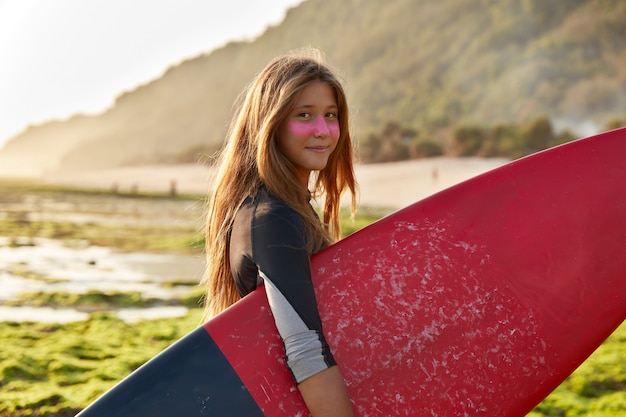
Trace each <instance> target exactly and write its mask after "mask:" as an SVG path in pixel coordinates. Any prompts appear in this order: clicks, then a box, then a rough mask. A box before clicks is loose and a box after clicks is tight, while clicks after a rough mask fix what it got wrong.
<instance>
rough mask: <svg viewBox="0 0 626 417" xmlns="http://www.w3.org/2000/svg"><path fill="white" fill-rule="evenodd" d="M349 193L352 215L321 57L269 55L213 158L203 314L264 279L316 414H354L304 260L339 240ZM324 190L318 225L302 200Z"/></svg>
mask: <svg viewBox="0 0 626 417" xmlns="http://www.w3.org/2000/svg"><path fill="white" fill-rule="evenodd" d="M309 186H311V189H309ZM347 189H349V190H350V191H351V195H352V212H353V213H354V211H355V207H356V203H355V202H356V198H355V190H356V181H355V177H354V170H353V164H352V143H351V138H350V133H349V129H348V107H347V102H346V97H345V94H344V91H343V88H342V86H341V84H340V83H339V81H338V80H337V78H336V77H335V76H334V75H333V74H332V73H331V71H330V70H329V69H328V67H326V66H325V65H324V64H322V63H321V60H320V59H319V58H318V57H316V58H313V57H309V56H306V55H303V54H300V55H293V54H292V55H286V56H281V57H278V58H276V59H274V60H273V61H272V62H270V63H269V64H268V66H267V67H266V68H265V69H264V70H263V71H262V72H261V73H260V74H259V75H258V76H257V77H256V78H255V79H254V80H253V82H252V83H251V84H250V85H249V86H248V89H247V91H246V93H245V95H244V97H243V102H242V103H241V106H240V108H239V110H238V112H237V114H236V115H235V117H234V118H233V121H232V123H231V126H230V130H229V133H228V137H227V141H226V144H225V148H224V149H223V150H222V153H221V155H220V164H219V170H218V172H217V177H216V180H215V192H214V195H213V198H212V199H211V201H210V202H209V210H208V218H207V230H206V242H207V261H208V262H207V265H208V266H207V272H206V276H205V279H204V282H205V284H206V287H207V292H206V297H205V315H206V318H209V317H211V316H213V315H215V314H217V313H219V312H220V311H222V310H223V309H225V308H226V307H228V306H229V305H231V304H232V303H234V302H235V301H237V300H238V299H240V298H241V297H243V296H245V295H246V294H248V293H250V292H251V291H253V290H254V289H256V288H257V286H259V285H264V288H265V291H266V292H267V296H268V300H269V303H270V307H271V309H272V313H273V315H274V318H275V322H276V327H277V329H278V331H279V333H280V335H281V337H282V339H283V342H284V345H285V354H286V357H287V365H288V367H289V369H290V371H291V373H292V375H293V377H294V379H295V381H296V383H297V384H298V389H299V390H300V392H301V394H302V396H303V398H304V400H305V402H306V404H307V406H308V408H309V410H310V412H311V414H312V415H313V416H314V417H320V416H331V415H332V416H352V415H353V413H352V407H351V403H350V400H349V398H348V395H347V391H346V388H345V384H344V381H343V377H342V376H341V373H340V372H339V370H338V368H337V366H336V362H335V360H334V358H333V356H332V353H331V351H330V348H329V347H328V344H327V343H326V340H325V338H324V334H323V329H322V324H321V320H320V317H319V313H318V309H317V303H316V300H315V294H314V291H313V285H312V282H311V270H310V265H309V259H310V255H311V254H313V253H315V252H316V251H319V250H320V249H322V248H323V247H325V246H326V245H328V244H330V243H331V242H332V241H333V240H334V239H338V238H339V237H340V233H341V230H340V223H339V210H340V203H341V195H342V194H343V192H344V191H345V190H347ZM321 195H323V196H324V204H323V224H322V223H321V222H320V219H319V217H318V216H317V214H316V213H315V211H314V210H313V208H312V206H311V205H310V202H309V200H310V198H311V197H312V196H313V197H315V196H321Z"/></svg>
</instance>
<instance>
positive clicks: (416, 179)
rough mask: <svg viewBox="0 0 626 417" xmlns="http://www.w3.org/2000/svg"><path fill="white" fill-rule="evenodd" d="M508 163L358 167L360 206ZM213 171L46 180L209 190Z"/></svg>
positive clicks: (167, 168)
mask: <svg viewBox="0 0 626 417" xmlns="http://www.w3.org/2000/svg"><path fill="white" fill-rule="evenodd" d="M506 162H508V161H507V160H506V159H503V158H488V159H485V158H462V159H457V158H430V159H422V160H415V161H403V162H392V163H385V164H368V165H358V166H357V167H356V175H357V179H358V181H359V187H360V198H359V205H360V206H362V207H383V208H392V209H398V208H402V207H405V206H406V205H408V204H411V203H413V202H415V201H418V200H421V199H423V198H425V197H428V196H429V195H432V194H434V193H436V192H438V191H441V190H443V189H445V188H448V187H450V186H452V185H455V184H458V183H460V182H462V181H464V180H467V179H469V178H472V177H474V176H476V175H479V174H482V173H484V172H487V171H489V170H491V169H494V168H497V167H499V166H501V165H503V164H505V163H506ZM210 175H211V170H210V169H209V168H208V167H206V166H204V165H196V164H184V165H152V166H136V167H120V168H113V169H108V170H99V171H91V172H89V171H88V172H81V173H79V174H75V173H74V174H50V175H48V176H46V177H45V181H46V182H48V183H53V184H68V185H74V186H88V187H94V188H103V189H112V188H116V189H117V190H118V191H119V192H130V191H132V190H136V191H137V192H141V191H159V192H170V190H171V189H172V187H175V189H176V191H177V192H179V193H200V194H201V193H205V192H206V191H207V190H208V187H209V181H210Z"/></svg>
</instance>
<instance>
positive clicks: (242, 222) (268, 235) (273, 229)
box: [230, 188, 335, 383]
mask: <svg viewBox="0 0 626 417" xmlns="http://www.w3.org/2000/svg"><path fill="white" fill-rule="evenodd" d="M306 246H307V245H306V236H305V231H304V223H303V221H302V218H301V217H300V215H299V214H298V213H297V212H296V211H295V210H293V209H292V208H291V207H289V206H288V205H287V204H285V203H284V202H282V201H281V200H279V199H277V198H276V197H274V196H272V195H271V194H270V193H269V192H268V191H267V190H266V189H265V188H261V190H259V192H258V193H257V194H256V195H255V196H253V197H248V198H247V199H246V200H245V201H244V203H243V204H242V205H241V207H240V208H239V211H238V212H237V215H236V217H235V221H234V224H233V228H232V232H231V239H230V265H231V269H232V271H233V278H234V279H235V283H236V284H237V289H238V291H239V294H240V295H241V296H242V297H243V296H245V295H246V294H248V293H250V292H251V291H253V290H254V289H256V287H257V286H258V285H260V284H264V285H265V291H266V293H267V298H268V300H269V304H270V308H271V309H272V313H273V315H274V320H275V321H276V327H277V328H278V331H279V333H280V335H281V337H282V339H283V343H284V345H285V353H286V356H287V365H288V367H289V369H290V370H291V373H292V375H293V377H294V379H295V381H296V382H297V383H300V382H302V381H303V380H304V379H306V378H308V377H310V376H312V375H314V374H316V373H318V372H320V371H323V370H324V369H326V368H328V367H330V366H333V365H335V360H334V358H333V356H332V354H331V352H330V349H329V347H328V344H327V343H326V340H325V338H324V334H323V332H322V323H321V320H320V316H319V313H318V309H317V302H316V300H315V293H314V291H313V283H312V281H311V268H310V263H309V255H308V253H307V250H306Z"/></svg>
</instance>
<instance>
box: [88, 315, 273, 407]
mask: <svg viewBox="0 0 626 417" xmlns="http://www.w3.org/2000/svg"><path fill="white" fill-rule="evenodd" d="M173 410H175V412H174V414H172V411H173ZM118 415H120V416H121V415H123V416H124V417H145V416H151V417H173V416H174V415H175V416H186V417H194V416H205V417H206V416H247V417H256V416H259V417H262V416H263V413H262V412H261V410H260V409H259V407H258V406H257V404H256V403H255V401H254V399H253V398H252V397H251V396H250V393H249V392H248V389H247V388H246V387H245V385H244V384H243V383H242V382H241V380H240V379H239V377H238V376H237V374H236V373H235V371H234V370H233V368H232V367H231V365H230V363H229V362H228V361H227V360H226V358H225V357H224V355H223V354H222V352H221V351H220V349H219V348H218V347H217V345H216V344H215V342H214V341H213V339H212V338H211V336H210V335H209V334H208V333H207V332H206V330H205V329H204V328H202V327H200V328H198V329H196V330H194V331H193V332H191V333H189V334H188V335H186V336H185V337H183V338H182V339H180V340H179V341H178V342H176V343H174V344H173V345H171V346H170V347H169V348H167V349H165V350H164V351H163V352H162V353H160V354H159V355H157V356H155V357H154V358H153V359H151V360H150V361H148V362H147V363H146V364H144V365H143V366H141V367H140V368H139V369H137V370H136V371H135V372H133V373H132V374H131V375H129V376H128V377H127V378H126V379H124V380H123V381H122V382H120V383H119V384H117V385H116V386H115V387H113V388H112V389H111V390H109V391H108V392H107V393H105V394H104V395H103V396H102V397H101V398H99V399H98V400H96V401H95V402H94V403H92V404H91V405H90V406H89V407H87V408H85V409H84V410H83V411H81V412H80V413H79V414H78V415H77V416H80V417H105V416H106V417H111V416H118Z"/></svg>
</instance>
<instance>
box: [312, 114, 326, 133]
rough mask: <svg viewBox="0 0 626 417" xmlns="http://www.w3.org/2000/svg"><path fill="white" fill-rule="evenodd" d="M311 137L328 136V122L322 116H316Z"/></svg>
mask: <svg viewBox="0 0 626 417" xmlns="http://www.w3.org/2000/svg"><path fill="white" fill-rule="evenodd" d="M313 135H314V136H315V137H322V136H328V135H330V129H329V128H328V122H327V121H326V118H325V117H324V115H319V116H317V119H316V120H315V126H314V129H313Z"/></svg>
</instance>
